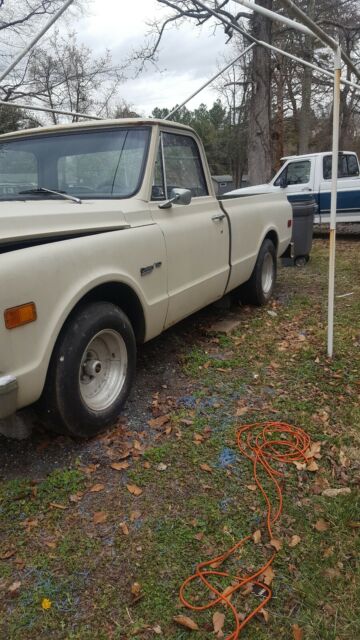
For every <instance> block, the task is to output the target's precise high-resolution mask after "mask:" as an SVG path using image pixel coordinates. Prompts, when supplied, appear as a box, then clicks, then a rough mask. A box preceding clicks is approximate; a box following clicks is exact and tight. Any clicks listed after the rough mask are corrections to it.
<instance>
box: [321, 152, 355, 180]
mask: <svg viewBox="0 0 360 640" xmlns="http://www.w3.org/2000/svg"><path fill="white" fill-rule="evenodd" d="M358 175H359V163H358V160H357V157H356V155H355V154H354V153H352V154H343V153H341V154H339V159H338V178H350V177H354V176H358ZM323 176H324V180H331V177H332V156H331V155H328V156H324V159H323Z"/></svg>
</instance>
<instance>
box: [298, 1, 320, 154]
mask: <svg viewBox="0 0 360 640" xmlns="http://www.w3.org/2000/svg"><path fill="white" fill-rule="evenodd" d="M315 2H316V0H308V5H307V12H306V13H307V15H308V16H309V17H310V18H312V19H314V18H315ZM313 57H314V38H313V37H312V36H305V38H304V51H303V58H304V60H307V61H309V62H312V61H313ZM312 75H313V73H312V69H309V67H304V75H303V81H302V87H301V109H300V112H299V146H298V151H299V154H301V153H308V151H309V144H310V134H311V85H312Z"/></svg>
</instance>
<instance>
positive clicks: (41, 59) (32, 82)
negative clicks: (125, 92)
mask: <svg viewBox="0 0 360 640" xmlns="http://www.w3.org/2000/svg"><path fill="white" fill-rule="evenodd" d="M122 80H123V75H122V73H121V70H119V69H118V68H117V67H114V66H113V64H112V59H111V55H110V52H109V51H106V52H105V54H104V55H103V56H101V57H98V58H94V57H93V56H92V53H91V50H90V49H89V48H88V47H85V46H84V45H79V44H78V43H77V40H76V35H75V34H74V33H70V34H68V35H66V36H61V35H60V34H59V32H58V31H56V32H55V34H54V36H53V37H52V38H50V39H49V41H48V42H46V43H45V47H44V48H38V49H36V50H35V52H34V53H33V55H32V57H31V60H30V63H29V69H28V74H27V78H26V81H25V84H24V90H25V92H27V95H30V94H31V95H32V96H34V97H36V99H37V100H40V101H43V102H44V103H46V104H47V105H50V107H51V108H52V109H65V110H69V111H76V112H89V111H92V110H95V111H96V112H97V114H98V115H105V116H108V115H110V113H111V112H112V110H113V107H112V100H113V99H114V97H115V96H116V94H117V89H118V87H119V84H120V82H121V81H122ZM51 117H52V121H53V122H54V123H55V124H56V123H57V122H58V121H59V118H60V116H59V115H57V114H56V113H53V114H52V115H51ZM77 119H78V117H77V116H73V121H76V120H77Z"/></svg>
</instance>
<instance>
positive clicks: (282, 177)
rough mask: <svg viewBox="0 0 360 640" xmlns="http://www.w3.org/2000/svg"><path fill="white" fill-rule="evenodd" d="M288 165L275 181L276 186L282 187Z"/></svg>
mask: <svg viewBox="0 0 360 640" xmlns="http://www.w3.org/2000/svg"><path fill="white" fill-rule="evenodd" d="M286 172H287V167H285V169H284V170H283V171H282V172H281V173H280V175H279V176H278V177H277V178H276V180H275V182H274V187H280V185H281V181H282V180H284V178H286Z"/></svg>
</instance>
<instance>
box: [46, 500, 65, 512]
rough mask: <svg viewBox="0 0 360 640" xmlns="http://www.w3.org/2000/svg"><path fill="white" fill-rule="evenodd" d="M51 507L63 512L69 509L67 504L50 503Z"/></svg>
mask: <svg viewBox="0 0 360 640" xmlns="http://www.w3.org/2000/svg"><path fill="white" fill-rule="evenodd" d="M49 507H50V508H51V509H61V510H62V511H64V510H65V509H67V506H66V505H65V504H59V503H58V502H50V503H49Z"/></svg>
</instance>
